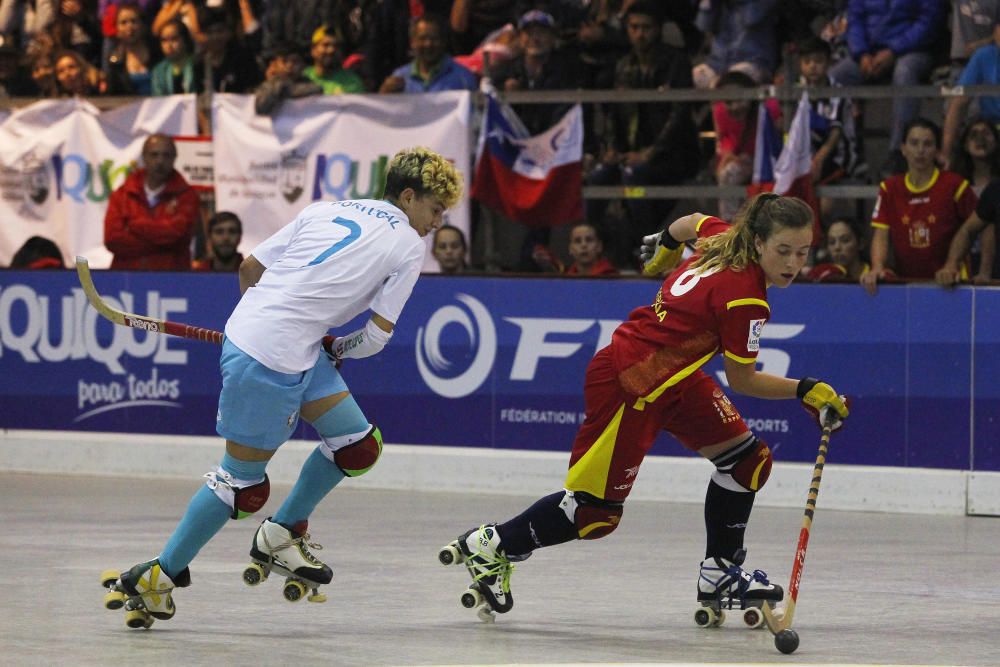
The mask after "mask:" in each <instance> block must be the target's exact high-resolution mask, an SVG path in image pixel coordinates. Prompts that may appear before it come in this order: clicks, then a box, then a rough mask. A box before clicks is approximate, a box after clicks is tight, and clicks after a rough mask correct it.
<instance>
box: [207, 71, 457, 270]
mask: <svg viewBox="0 0 1000 667" xmlns="http://www.w3.org/2000/svg"><path fill="white" fill-rule="evenodd" d="M253 107H254V105H253V97H251V96H247V95H224V94H223V95H216V96H215V97H214V99H213V104H212V121H213V122H212V127H213V131H214V139H215V194H216V209H217V210H220V211H221V210H226V211H232V212H233V213H235V214H236V215H238V216H239V217H240V219H241V220H242V221H243V242H242V244H241V245H240V249H241V251H242V252H243V253H244V254H246V253H247V252H249V251H252V250H253V248H254V247H255V246H256V245H257V244H259V243H260V242H261V241H263V240H264V239H266V238H267V237H269V236H270V235H271V234H273V233H274V232H276V231H277V230H279V229H281V228H282V227H283V226H284V225H286V224H287V223H289V222H291V221H292V219H294V218H295V216H296V215H297V214H298V212H299V211H301V210H302V209H303V208H304V207H305V206H306V205H307V204H310V203H311V202H314V201H316V200H320V199H323V200H332V201H339V200H343V199H364V198H369V197H376V196H378V195H379V194H380V190H381V186H382V183H383V181H384V178H385V172H386V169H387V166H388V162H389V160H390V159H391V158H392V156H393V155H395V153H396V152H397V151H399V150H400V149H402V148H407V147H410V146H414V145H421V146H427V147H428V148H431V149H433V150H435V151H437V152H439V153H441V154H442V155H444V156H445V157H446V158H448V159H449V160H451V161H453V162H454V164H455V165H456V166H457V167H458V169H459V171H461V172H462V174H463V176H464V177H465V193H466V194H465V195H463V198H462V200H461V201H460V202H459V204H458V205H456V206H455V208H453V209H452V210H451V211H449V212H448V213H447V214H446V222H447V223H448V224H451V225H454V226H456V227H458V228H460V229H462V230H463V231H464V232H465V234H466V238H468V235H469V203H468V196H467V193H468V189H469V178H470V174H469V164H470V158H471V154H470V150H471V149H470V146H471V137H470V136H469V135H470V129H469V112H470V108H471V95H470V93H468V92H466V91H454V92H445V93H426V94H421V95H328V96H323V97H311V98H306V99H301V100H291V101H287V102H285V104H284V105H283V106H282V107H281V112H280V113H279V114H278V115H276V116H274V117H273V118H272V117H270V116H259V115H257V114H256V113H255V112H254V108H253ZM429 241H430V239H429V237H428V243H429ZM424 269H425V270H426V271H437V270H438V266H437V262H435V261H434V260H433V258H432V257H431V255H430V253H429V252H428V253H427V256H426V258H425V261H424Z"/></svg>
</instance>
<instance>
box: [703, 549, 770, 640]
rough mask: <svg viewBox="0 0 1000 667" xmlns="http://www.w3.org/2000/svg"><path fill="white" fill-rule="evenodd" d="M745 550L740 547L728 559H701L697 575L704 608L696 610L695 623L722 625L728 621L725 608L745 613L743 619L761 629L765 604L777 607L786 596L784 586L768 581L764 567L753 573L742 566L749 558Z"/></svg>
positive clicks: (705, 625) (710, 625)
mask: <svg viewBox="0 0 1000 667" xmlns="http://www.w3.org/2000/svg"><path fill="white" fill-rule="evenodd" d="M746 554H747V552H746V550H745V549H738V550H737V551H736V553H735V554H734V556H733V560H732V561H729V560H726V559H725V558H706V559H705V560H703V561H702V562H701V572H700V574H699V576H698V602H700V603H701V607H699V608H698V610H697V611H695V613H694V622H695V623H697V624H698V625H699V626H701V627H703V628H710V627H714V626H718V625H722V624H723V623H724V622H725V620H726V612H725V610H726V609H733V608H735V609H739V610H741V611H742V612H743V622H744V623H746V624H747V625H748V626H749V627H751V628H759V627H761V625H762V624H763V623H764V614H763V613H762V612H761V611H760V608H761V607H762V606H763V605H765V604H766V605H768V606H769V607H770V608H771V609H774V605H775V604H777V603H778V602H780V601H781V599H782V598H783V597H784V596H785V591H784V590H782V588H781V586H779V585H777V584H772V583H771V582H769V581H768V580H767V574H766V573H764V572H763V571H761V570H754V571H753V572H752V573H751V572H747V571H745V570H744V569H743V568H741V567H740V565H742V564H743V561H744V559H745V558H746Z"/></svg>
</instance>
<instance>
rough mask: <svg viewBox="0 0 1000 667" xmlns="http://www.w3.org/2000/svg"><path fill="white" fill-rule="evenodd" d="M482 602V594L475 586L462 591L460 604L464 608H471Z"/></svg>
mask: <svg viewBox="0 0 1000 667" xmlns="http://www.w3.org/2000/svg"><path fill="white" fill-rule="evenodd" d="M482 602H483V594H482V593H480V592H479V591H478V590H476V589H475V588H470V589H469V590H467V591H465V592H464V593H462V606H463V607H465V608H466V609H472V608H473V607H475V606H476V605H479V604H482Z"/></svg>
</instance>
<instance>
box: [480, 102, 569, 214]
mask: <svg viewBox="0 0 1000 667" xmlns="http://www.w3.org/2000/svg"><path fill="white" fill-rule="evenodd" d="M582 159H583V109H582V108H581V107H580V105H579V104H577V105H574V106H573V108H572V109H570V110H569V111H568V112H567V113H566V115H565V116H563V118H562V120H560V121H559V122H558V123H556V124H555V125H554V126H552V127H551V128H549V129H548V130H546V131H545V132H543V133H541V134H539V135H537V136H534V137H532V136H528V132H527V130H525V128H524V126H523V125H522V124H521V121H520V119H519V118H518V117H517V116H516V115H515V114H514V111H513V110H512V109H510V107H507V106H505V105H502V104H501V103H500V102H499V101H497V99H496V98H495V97H494V96H493V95H487V96H486V110H485V114H484V116H483V123H482V128H481V130H480V134H479V148H478V151H477V155H476V174H475V178H474V179H473V181H472V190H471V192H470V193H469V194H470V195H471V196H472V197H473V198H474V199H476V200H478V201H480V202H482V203H483V204H485V205H486V206H489V207H490V208H492V209H495V210H497V211H499V212H501V213H503V214H504V215H505V216H507V217H508V218H510V219H511V220H516V221H518V222H521V223H524V224H526V225H530V226H533V227H553V226H555V225H561V224H564V223H567V222H575V221H577V220H582V219H583V166H582Z"/></svg>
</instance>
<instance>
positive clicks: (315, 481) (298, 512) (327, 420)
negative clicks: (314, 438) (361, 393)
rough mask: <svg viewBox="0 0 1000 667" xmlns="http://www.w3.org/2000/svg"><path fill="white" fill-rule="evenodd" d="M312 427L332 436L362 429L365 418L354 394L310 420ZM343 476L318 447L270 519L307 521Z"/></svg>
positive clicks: (292, 522)
mask: <svg viewBox="0 0 1000 667" xmlns="http://www.w3.org/2000/svg"><path fill="white" fill-rule="evenodd" d="M313 426H314V427H315V428H316V430H317V431H318V432H319V433H320V435H321V436H323V437H326V438H335V437H337V436H339V435H348V434H350V433H358V432H360V431H364V430H365V429H366V428H368V420H367V419H365V415H364V413H363V412H361V408H359V407H358V404H357V403H356V402H355V401H354V397H353V396H348V397H347V398H345V399H344V400H342V401H341V402H340V403H337V405H335V406H334V407H332V408H331V409H330V410H328V411H326V412H325V413H324V414H323V415H322V416H321V417H320V418H319V419H317V420H316V421H315V422H313ZM342 479H344V473H343V472H342V471H341V470H340V468H338V467H337V466H336V464H334V463H333V462H332V461H330V460H329V459H328V458H326V457H325V456H323V453H322V452H320V450H319V447H317V448H316V449H314V450H313V453H312V454H310V455H309V458H308V459H306V462H305V464H303V466H302V472H300V473H299V478H298V480H296V482H295V486H294V487H293V488H292V492H291V493H289V494H288V498H286V499H285V502H284V503H283V504H282V505H281V507H280V508H278V511H277V512H275V514H274V518H273V519H272V521H274V522H275V523H280V524H281V525H283V526H285V527H286V528H289V529H291V528H292V527H293V526H295V524H297V523H299V522H300V521H306V520H307V519H308V518H309V516H310V515H311V514H312V513H313V510H315V509H316V506H317V505H319V503H320V501H321V500H323V498H325V497H326V494H328V493H330V491H332V490H333V488H334V487H335V486H337V484H339V483H340V480H342Z"/></svg>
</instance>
